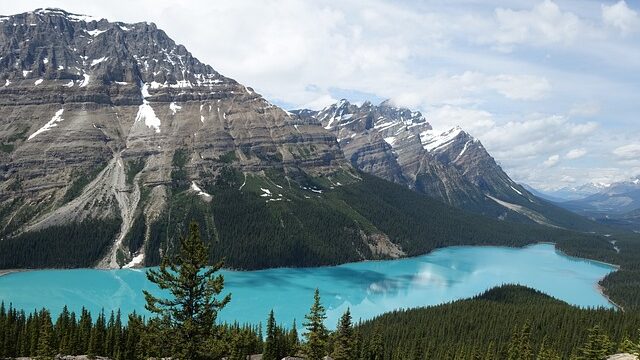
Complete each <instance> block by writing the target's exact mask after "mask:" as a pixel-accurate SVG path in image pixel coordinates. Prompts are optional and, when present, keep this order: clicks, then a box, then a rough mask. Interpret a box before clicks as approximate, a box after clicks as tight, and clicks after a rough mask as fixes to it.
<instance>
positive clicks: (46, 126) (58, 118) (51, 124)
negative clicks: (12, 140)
mask: <svg viewBox="0 0 640 360" xmlns="http://www.w3.org/2000/svg"><path fill="white" fill-rule="evenodd" d="M63 112H64V109H60V110H58V111H56V113H55V115H53V117H52V118H51V120H49V122H47V123H46V124H44V126H43V127H41V128H40V129H38V130H37V131H36V132H34V133H33V134H31V135H29V137H28V138H27V141H28V140H31V139H33V138H34V137H36V136H37V135H38V134H41V133H43V132H45V131H49V130H51V128H53V127H56V126H58V124H57V123H59V122H60V121H62V120H64V119H63V118H62V113H63Z"/></svg>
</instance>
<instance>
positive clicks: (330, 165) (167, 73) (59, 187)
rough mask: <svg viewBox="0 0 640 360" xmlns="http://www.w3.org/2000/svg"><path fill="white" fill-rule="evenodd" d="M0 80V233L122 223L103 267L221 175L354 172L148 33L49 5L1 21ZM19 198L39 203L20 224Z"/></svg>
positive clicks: (323, 143) (312, 128)
mask: <svg viewBox="0 0 640 360" xmlns="http://www.w3.org/2000/svg"><path fill="white" fill-rule="evenodd" d="M0 81H1V82H0V140H1V141H0V145H1V147H0V164H2V165H0V208H3V209H11V211H10V212H9V213H4V214H5V215H6V216H5V217H3V218H2V219H0V236H2V235H3V234H7V235H15V234H18V233H21V232H31V231H40V230H42V229H46V228H48V227H51V226H61V225H65V224H69V223H72V222H81V221H85V220H86V221H89V220H88V219H95V218H100V219H104V218H110V219H114V218H117V219H118V220H120V219H121V229H120V231H119V233H118V236H117V238H116V239H114V243H113V244H110V247H109V250H108V251H106V255H105V256H104V259H103V260H102V261H101V263H100V265H101V266H105V267H116V266H119V265H122V263H123V261H132V258H133V256H134V254H135V253H136V252H137V251H139V250H140V249H141V248H139V247H137V245H139V244H137V245H136V247H135V248H134V247H133V246H131V247H130V248H128V245H126V244H125V243H124V238H125V236H126V235H127V234H128V233H129V231H130V229H131V226H132V225H133V221H134V218H136V217H137V218H140V217H143V218H144V219H145V220H144V221H145V222H146V223H147V224H151V223H153V222H154V221H155V220H156V219H155V217H157V216H158V214H159V213H162V212H163V211H165V210H166V209H167V207H168V206H169V200H168V199H170V198H171V196H174V195H175V194H176V193H177V192H179V191H194V192H195V194H196V195H198V197H199V198H201V199H202V200H203V201H211V198H210V197H208V196H207V193H206V192H205V191H203V190H198V191H196V190H195V189H205V188H206V186H205V184H212V183H214V182H215V179H217V178H218V177H219V176H221V173H222V172H223V171H233V172H234V173H236V174H239V175H240V176H245V177H247V176H262V175H263V174H264V172H265V171H267V170H273V169H277V171H281V172H286V173H287V176H288V178H289V179H296V178H306V177H307V176H312V177H313V176H324V175H326V174H333V173H336V172H343V171H347V172H350V171H352V168H351V167H350V166H349V165H348V163H347V162H345V160H344V156H343V154H342V152H341V151H340V149H339V147H338V145H337V143H336V138H335V136H333V135H332V134H331V133H329V132H327V131H326V130H324V129H323V128H322V127H320V126H318V124H317V122H315V121H314V122H309V121H300V119H299V118H298V117H296V116H292V114H290V113H288V112H286V111H284V110H282V109H280V108H278V107H276V106H274V105H272V104H271V103H269V102H268V101H267V100H265V99H264V98H262V97H261V96H260V95H259V94H257V93H256V92H255V91H254V90H253V89H252V88H250V87H247V86H244V85H242V84H240V83H238V82H236V81H235V80H233V79H230V78H227V77H225V76H222V75H221V74H219V73H218V72H216V71H215V70H214V69H213V68H212V67H211V66H209V65H206V64H204V63H202V62H201V61H199V60H198V59H196V58H195V57H194V56H193V55H192V54H191V53H190V52H189V51H187V49H186V48H185V47H184V46H182V45H179V44H176V43H175V42H174V41H173V40H172V39H171V38H170V37H169V36H168V35H167V34H166V33H165V32H164V31H162V30H161V29H158V28H157V27H156V25H154V24H152V23H146V22H141V23H135V24H127V23H122V22H110V21H108V20H105V19H96V18H92V17H88V16H84V15H77V14H72V13H69V12H66V11H64V10H60V9H38V10H35V11H32V12H27V13H22V14H17V15H13V16H4V17H1V18H0ZM2 83H4V84H2ZM230 169H231V170H230ZM350 178H351V177H350ZM356 179H357V178H356ZM238 187H240V185H238ZM185 189H186V190H185ZM189 189H192V190H189ZM23 202H24V203H26V202H29V203H30V204H36V205H34V206H33V209H34V210H33V212H32V213H30V215H29V221H28V223H25V222H24V221H22V220H20V221H19V222H18V221H17V220H18V219H21V217H20V216H14V215H15V213H17V212H19V211H20V208H19V207H15V206H14V205H13V204H19V203H23ZM12 206H13V207H12ZM7 214H8V215H7ZM12 219H15V220H12ZM145 241H146V240H145ZM140 251H142V250H140ZM123 254H124V255H123ZM155 255H157V252H155V253H154V256H155ZM143 258H144V256H143V257H140V254H137V255H136V257H135V259H143ZM140 261H142V260H140Z"/></svg>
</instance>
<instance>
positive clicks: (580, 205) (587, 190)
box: [531, 176, 640, 230]
mask: <svg viewBox="0 0 640 360" xmlns="http://www.w3.org/2000/svg"><path fill="white" fill-rule="evenodd" d="M531 191H532V193H535V194H536V195H538V196H540V197H543V198H546V199H547V200H550V201H553V202H554V203H556V204H557V205H558V206H561V207H563V208H565V209H567V210H571V211H573V212H575V213H577V214H580V215H582V216H585V217H589V218H591V219H594V220H597V221H600V222H603V223H606V224H610V225H622V226H624V227H631V228H633V229H636V228H637V229H638V230H640V176H636V177H634V178H631V179H629V180H626V181H620V182H614V183H611V184H602V183H600V184H585V185H581V186H577V187H571V188H563V189H560V190H557V191H554V192H549V191H545V192H539V191H536V190H531Z"/></svg>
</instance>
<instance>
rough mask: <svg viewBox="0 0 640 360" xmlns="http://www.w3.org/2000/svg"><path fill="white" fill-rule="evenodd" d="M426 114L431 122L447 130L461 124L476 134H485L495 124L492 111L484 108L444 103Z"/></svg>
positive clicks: (435, 126) (437, 127)
mask: <svg viewBox="0 0 640 360" xmlns="http://www.w3.org/2000/svg"><path fill="white" fill-rule="evenodd" d="M426 115H427V120H428V121H429V123H431V125H432V126H433V127H434V128H435V129H436V130H440V131H445V130H447V129H450V128H452V127H454V126H461V127H462V128H463V129H465V130H466V131H467V132H469V133H470V134H472V135H474V134H483V133H485V132H486V131H488V130H490V129H491V128H493V127H494V126H495V121H494V120H493V117H492V115H491V113H489V112H488V111H484V110H475V109H465V108H461V107H456V106H451V105H444V106H442V107H438V108H434V109H432V110H430V111H429V112H428V113H427V114H426Z"/></svg>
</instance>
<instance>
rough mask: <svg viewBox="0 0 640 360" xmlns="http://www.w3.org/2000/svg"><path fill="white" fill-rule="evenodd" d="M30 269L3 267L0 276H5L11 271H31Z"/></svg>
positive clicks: (11, 272)
mask: <svg viewBox="0 0 640 360" xmlns="http://www.w3.org/2000/svg"><path fill="white" fill-rule="evenodd" d="M31 270H32V269H3V270H0V276H5V275H9V274H13V273H18V272H24V271H31Z"/></svg>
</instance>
